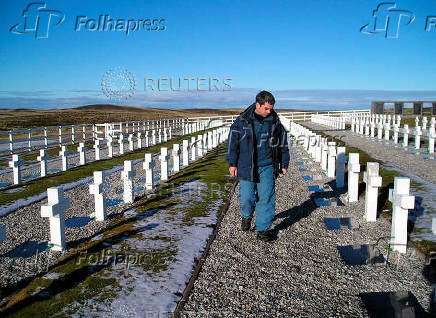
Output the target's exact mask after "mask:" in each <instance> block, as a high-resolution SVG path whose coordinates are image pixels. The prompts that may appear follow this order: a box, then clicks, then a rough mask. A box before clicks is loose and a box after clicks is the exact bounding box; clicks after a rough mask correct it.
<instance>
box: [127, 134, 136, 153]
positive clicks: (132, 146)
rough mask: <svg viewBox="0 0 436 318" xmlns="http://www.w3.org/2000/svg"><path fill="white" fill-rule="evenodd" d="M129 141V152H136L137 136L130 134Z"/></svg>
mask: <svg viewBox="0 0 436 318" xmlns="http://www.w3.org/2000/svg"><path fill="white" fill-rule="evenodd" d="M128 140H129V150H130V151H133V150H135V136H134V135H133V134H130V135H129V138H128Z"/></svg>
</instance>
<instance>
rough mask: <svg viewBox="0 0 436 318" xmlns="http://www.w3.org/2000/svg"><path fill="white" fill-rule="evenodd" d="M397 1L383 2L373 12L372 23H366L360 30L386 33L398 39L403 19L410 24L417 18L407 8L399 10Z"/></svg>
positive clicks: (369, 32)
mask: <svg viewBox="0 0 436 318" xmlns="http://www.w3.org/2000/svg"><path fill="white" fill-rule="evenodd" d="M396 7H397V5H396V3H395V2H383V3H380V4H379V5H378V6H377V9H375V10H374V11H373V12H372V16H373V17H374V19H373V21H372V22H371V23H368V24H366V25H364V26H363V27H362V28H361V29H360V32H362V33H366V34H377V33H384V34H385V37H386V38H393V39H396V38H398V36H399V33H400V26H401V23H402V21H403V23H404V21H405V23H404V24H405V25H409V24H411V23H412V22H413V20H415V15H414V14H413V13H412V12H410V11H407V10H398V9H397V8H396Z"/></svg>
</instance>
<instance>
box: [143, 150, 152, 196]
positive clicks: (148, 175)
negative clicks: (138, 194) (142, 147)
mask: <svg viewBox="0 0 436 318" xmlns="http://www.w3.org/2000/svg"><path fill="white" fill-rule="evenodd" d="M143 167H144V170H145V188H146V189H147V190H153V187H154V181H153V174H154V173H153V170H154V160H153V155H152V154H151V153H146V154H145V160H144V163H143Z"/></svg>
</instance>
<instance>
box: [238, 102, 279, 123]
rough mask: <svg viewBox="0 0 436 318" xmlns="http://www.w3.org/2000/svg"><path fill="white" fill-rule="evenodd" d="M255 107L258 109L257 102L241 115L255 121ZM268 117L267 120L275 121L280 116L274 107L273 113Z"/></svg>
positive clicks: (249, 120)
mask: <svg viewBox="0 0 436 318" xmlns="http://www.w3.org/2000/svg"><path fill="white" fill-rule="evenodd" d="M255 109H256V103H253V104H251V105H250V106H248V107H247V108H246V109H245V110H244V111H243V112H242V113H241V117H242V118H243V119H245V120H246V121H248V122H253V120H254V115H253V112H254V110H255ZM268 117H271V119H269V118H268ZM268 117H267V118H268V119H267V120H272V121H273V122H276V121H277V120H278V119H279V116H278V115H277V113H276V112H275V110H274V109H273V110H272V111H271V114H270V116H268Z"/></svg>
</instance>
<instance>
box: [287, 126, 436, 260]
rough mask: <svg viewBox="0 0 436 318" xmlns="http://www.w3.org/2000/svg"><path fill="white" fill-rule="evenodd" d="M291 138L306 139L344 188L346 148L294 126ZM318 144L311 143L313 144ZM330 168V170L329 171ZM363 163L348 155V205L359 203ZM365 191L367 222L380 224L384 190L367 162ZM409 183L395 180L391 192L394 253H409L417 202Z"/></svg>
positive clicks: (305, 145) (375, 169)
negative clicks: (410, 216) (410, 228)
mask: <svg viewBox="0 0 436 318" xmlns="http://www.w3.org/2000/svg"><path fill="white" fill-rule="evenodd" d="M290 133H291V135H294V136H298V137H301V136H303V141H305V140H307V142H303V148H304V149H305V150H307V151H308V153H309V154H311V155H312V158H314V161H315V162H320V163H321V167H322V169H323V170H326V171H327V176H328V177H334V168H335V167H336V186H337V188H340V187H343V173H344V170H343V167H344V166H345V162H346V156H345V147H337V151H336V152H335V147H336V144H335V143H334V142H327V141H326V139H324V138H322V137H321V136H319V135H316V134H314V133H312V132H311V131H310V130H309V129H307V128H305V127H303V126H301V125H299V124H296V123H291V131H290ZM312 139H313V140H315V141H316V142H315V143H312V142H311V140H312ZM335 155H336V157H337V161H336V165H335V164H334V159H333V157H334V156H335ZM329 167H331V169H330V170H329ZM360 171H361V169H360V163H359V154H358V153H349V155H348V193H347V194H348V202H349V203H352V202H357V201H358V199H359V192H358V189H359V174H360ZM363 182H365V184H366V189H365V212H364V218H365V220H366V221H367V222H375V221H376V220H377V202H378V188H379V187H381V186H382V177H381V176H380V175H379V164H378V163H377V162H368V163H367V166H366V171H365V172H364V175H363ZM409 192H410V179H409V178H403V177H395V179H394V188H393V189H390V190H389V201H391V202H392V207H393V211H392V229H391V242H390V245H391V247H392V249H393V250H394V251H398V252H400V253H406V250H407V220H408V210H409V209H413V208H414V203H415V198H414V196H411V195H410V194H409ZM432 227H433V229H432V230H433V233H434V234H436V219H434V220H433V224H432Z"/></svg>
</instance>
